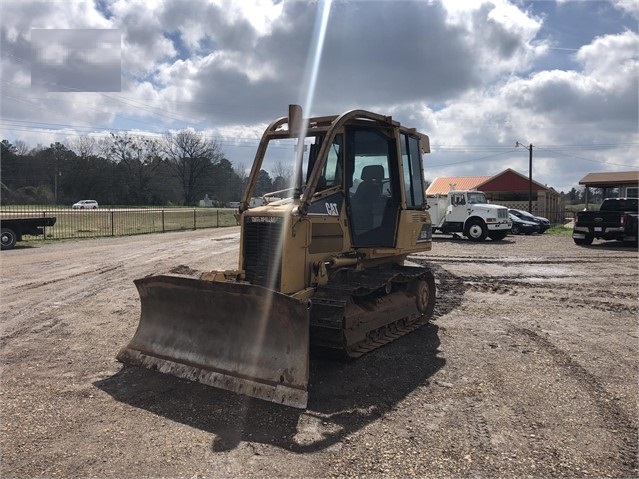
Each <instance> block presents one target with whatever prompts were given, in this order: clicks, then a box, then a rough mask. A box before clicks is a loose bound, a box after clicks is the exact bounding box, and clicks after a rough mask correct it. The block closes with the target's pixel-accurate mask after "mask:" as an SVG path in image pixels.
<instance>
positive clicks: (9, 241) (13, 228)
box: [0, 216, 56, 250]
mask: <svg viewBox="0 0 639 479" xmlns="http://www.w3.org/2000/svg"><path fill="white" fill-rule="evenodd" d="M55 221H56V218H55V217H54V216H45V217H33V218H11V217H9V218H0V230H2V231H1V236H0V249H2V250H5V249H12V248H13V247H14V246H15V245H16V242H17V241H22V235H41V234H44V227H45V226H53V225H54V224H55Z"/></svg>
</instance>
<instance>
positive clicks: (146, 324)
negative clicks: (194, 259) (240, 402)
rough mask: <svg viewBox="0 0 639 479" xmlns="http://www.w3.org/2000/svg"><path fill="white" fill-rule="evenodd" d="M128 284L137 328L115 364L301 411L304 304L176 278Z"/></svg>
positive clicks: (305, 363)
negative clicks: (135, 299)
mask: <svg viewBox="0 0 639 479" xmlns="http://www.w3.org/2000/svg"><path fill="white" fill-rule="evenodd" d="M134 282H135V285H136V286H137V288H138V293H139V294H140V300H141V310H142V312H141V316H140V323H139V324H138V329H137V331H136V333H135V335H134V336H133V339H132V340H131V342H130V343H129V344H128V345H127V346H126V347H124V348H122V349H121V350H120V352H119V353H118V356H117V359H118V360H119V361H121V362H123V363H127V364H132V365H135V366H142V367H146V368H149V369H154V370H158V371H161V372H163V373H168V374H172V375H174V376H178V377H182V378H186V379H190V380H192V381H196V382H201V383H204V384H208V385H210V386H215V387H218V388H222V389H226V390H229V391H233V392H236V393H240V394H245V395H247V396H252V397H256V398H260V399H265V400H267V401H272V402H276V403H280V404H285V405H287V406H293V407H298V408H306V404H307V400H308V392H307V386H308V374H309V373H308V371H309V359H308V358H309V311H308V307H307V304H306V303H304V302H302V301H299V300H297V299H294V298H291V297H289V296H286V295H284V294H281V293H278V292H275V291H271V290H269V289H266V288H263V287H261V286H255V285H251V284H245V283H233V282H215V281H203V280H198V279H193V278H186V277H180V276H151V277H147V278H143V279H138V280H135V281H134Z"/></svg>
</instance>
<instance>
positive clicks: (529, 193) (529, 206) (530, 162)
mask: <svg viewBox="0 0 639 479" xmlns="http://www.w3.org/2000/svg"><path fill="white" fill-rule="evenodd" d="M515 146H521V147H523V148H526V149H527V150H528V213H530V214H532V157H533V145H532V143H531V144H530V145H528V146H526V145H522V144H521V143H519V142H516V143H515Z"/></svg>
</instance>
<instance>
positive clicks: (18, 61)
mask: <svg viewBox="0 0 639 479" xmlns="http://www.w3.org/2000/svg"><path fill="white" fill-rule="evenodd" d="M0 19H1V20H0V28H1V37H0V42H1V55H0V62H1V72H2V75H1V76H2V80H1V84H0V93H1V97H0V137H1V139H6V140H8V141H9V142H11V143H15V142H16V141H20V142H25V143H26V144H27V145H29V146H31V147H35V146H37V145H38V144H40V145H43V146H45V147H46V146H48V145H49V144H50V143H53V142H55V141H59V142H62V143H64V144H65V145H67V146H69V147H71V148H73V146H74V145H76V144H78V142H79V141H80V139H81V138H83V137H87V136H88V137H95V138H100V137H105V136H108V135H109V132H129V133H130V134H136V135H145V136H147V135H148V136H156V135H157V136H160V135H162V134H163V133H165V132H167V131H179V130H182V129H185V128H189V129H193V130H195V131H197V132H202V133H203V134H205V135H206V136H207V137H208V138H211V139H214V140H215V141H217V142H218V143H219V144H220V146H221V147H222V149H223V151H224V154H225V156H226V158H227V159H228V160H230V161H231V162H232V163H233V164H234V166H235V167H236V168H250V165H251V164H252V161H253V156H254V154H255V150H256V148H257V144H258V142H259V138H260V136H261V135H262V132H263V130H264V128H265V127H266V125H268V123H270V122H271V121H272V120H274V119H276V118H279V117H282V116H286V114H287V111H288V105H289V104H291V103H297V104H300V105H303V107H304V110H305V111H304V114H305V116H317V115H333V114H339V113H342V112H344V111H347V110H351V109H366V110H371V111H374V112H377V113H382V114H385V115H392V116H393V118H394V119H395V120H398V121H400V122H401V123H402V124H405V125H406V126H409V127H414V128H416V129H417V130H418V131H420V132H422V133H425V134H427V135H428V136H429V138H430V144H431V153H430V154H428V155H426V156H425V157H424V169H425V177H426V179H427V180H429V181H432V180H434V179H435V178H436V177H442V176H476V175H482V176H483V175H496V174H498V173H500V172H502V171H503V170H505V169H507V168H512V169H514V170H515V171H518V172H519V173H521V174H522V175H524V176H528V174H529V170H528V166H529V153H530V145H532V152H533V178H534V180H535V181H537V182H539V183H542V184H545V185H547V186H549V187H553V188H554V189H556V190H557V191H564V192H568V191H569V190H570V189H571V188H573V187H578V182H579V180H580V179H581V178H583V177H584V176H585V175H586V174H587V173H590V172H602V171H628V170H637V169H639V155H638V154H637V150H638V149H639V83H638V82H639V80H638V78H639V0H539V1H523V0H464V1H461V0H414V1H413V0H333V1H332V2H331V1H329V0H326V1H301V0H294V1H293V0H291V1H289V0H163V1H159V0H95V1H81V0H43V1H35V0H2V2H0ZM517 144H519V145H520V146H516V145H517ZM522 145H523V146H522ZM0 161H1V159H0ZM285 161H288V160H285ZM264 168H265V169H267V170H270V171H271V172H272V171H273V168H275V165H273V164H271V165H269V164H268V163H267V164H265V165H264Z"/></svg>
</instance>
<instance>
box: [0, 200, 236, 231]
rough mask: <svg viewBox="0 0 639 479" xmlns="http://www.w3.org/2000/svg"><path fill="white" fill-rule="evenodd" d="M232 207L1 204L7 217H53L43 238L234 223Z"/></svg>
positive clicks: (1, 215) (2, 214) (0, 211)
mask: <svg viewBox="0 0 639 479" xmlns="http://www.w3.org/2000/svg"><path fill="white" fill-rule="evenodd" d="M234 213H237V210H234V209H232V208H129V207H119V208H114V207H109V208H102V207H101V208H99V209H95V210H74V209H71V208H69V207H55V206H54V207H51V206H33V205H28V206H1V207H0V221H1V220H2V219H8V218H34V217H51V216H53V217H55V218H56V222H55V225H54V226H49V227H46V228H45V231H44V237H45V238H46V239H69V238H97V237H103V236H127V235H134V234H144V233H164V232H167V231H180V230H196V229H201V228H219V227H225V226H235V225H237V220H236V218H235V216H234Z"/></svg>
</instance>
